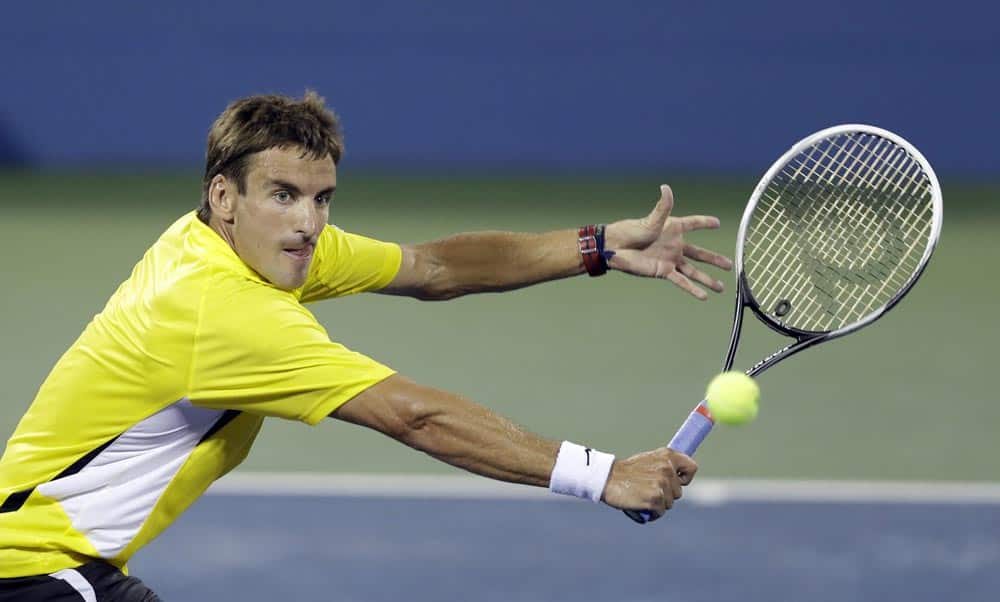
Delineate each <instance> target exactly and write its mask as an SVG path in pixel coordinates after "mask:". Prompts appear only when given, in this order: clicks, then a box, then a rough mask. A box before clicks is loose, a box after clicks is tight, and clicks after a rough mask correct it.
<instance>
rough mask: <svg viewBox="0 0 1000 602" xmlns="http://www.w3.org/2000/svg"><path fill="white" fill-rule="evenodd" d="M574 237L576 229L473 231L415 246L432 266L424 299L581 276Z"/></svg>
mask: <svg viewBox="0 0 1000 602" xmlns="http://www.w3.org/2000/svg"><path fill="white" fill-rule="evenodd" d="M577 236H578V235H577V231H576V230H559V231H553V232H546V233H542V234H522V233H513V232H476V233H468V234H458V235H456V236H451V237H449V238H445V239H442V240H438V241H434V242H430V243H425V244H422V245H418V246H417V247H416V249H417V251H418V253H419V254H420V255H421V256H423V257H424V258H425V259H424V260H425V261H427V262H429V263H430V266H429V268H428V270H427V272H428V273H429V274H430V275H431V277H430V278H429V279H428V287H427V288H428V295H427V298H433V299H449V298H453V297H458V296H461V295H467V294H470V293H484V292H499V291H507V290H512V289H516V288H521V287H525V286H529V285H532V284H537V283H539V282H546V281H549V280H556V279H559V278H566V277H569V276H575V275H577V274H581V273H583V271H584V266H583V260H582V258H581V256H580V251H579V246H578V242H577Z"/></svg>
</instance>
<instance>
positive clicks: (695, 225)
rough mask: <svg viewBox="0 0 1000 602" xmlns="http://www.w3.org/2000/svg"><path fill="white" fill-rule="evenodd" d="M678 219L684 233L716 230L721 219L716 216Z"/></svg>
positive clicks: (695, 216)
mask: <svg viewBox="0 0 1000 602" xmlns="http://www.w3.org/2000/svg"><path fill="white" fill-rule="evenodd" d="M678 219H679V220H680V222H681V229H682V230H683V231H684V232H691V231H692V230H714V229H716V228H718V227H719V218H717V217H715V216H714V215H686V216H684V217H681V218H678Z"/></svg>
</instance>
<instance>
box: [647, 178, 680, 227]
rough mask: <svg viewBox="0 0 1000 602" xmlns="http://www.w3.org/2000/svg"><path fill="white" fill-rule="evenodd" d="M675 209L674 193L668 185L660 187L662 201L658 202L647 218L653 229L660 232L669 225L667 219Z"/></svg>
mask: <svg viewBox="0 0 1000 602" xmlns="http://www.w3.org/2000/svg"><path fill="white" fill-rule="evenodd" d="M673 208H674V191H673V190H671V189H670V187H669V186H667V185H666V184H662V185H661V186H660V200H658V201H657V202H656V205H655V206H654V207H653V210H652V211H651V212H650V213H649V216H648V217H647V218H646V219H647V220H648V222H649V226H650V228H651V229H653V230H655V231H657V232H658V231H660V230H662V229H663V226H664V224H666V223H667V218H669V217H670V212H671V211H672V210H673Z"/></svg>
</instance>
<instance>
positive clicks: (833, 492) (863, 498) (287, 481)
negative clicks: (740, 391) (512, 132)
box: [208, 472, 1000, 506]
mask: <svg viewBox="0 0 1000 602" xmlns="http://www.w3.org/2000/svg"><path fill="white" fill-rule="evenodd" d="M208 493H209V494H213V495H247V496H250V495H264V496H267V495H275V496H277V495H296V496H316V497H381V498H436V499H486V500H494V499H515V500H536V501H553V502H555V501H572V499H571V498H568V497H566V496H562V495H554V494H551V493H549V492H548V491H546V490H545V489H541V488H537V487H525V486H523V485H513V484H510V483H502V482H499V481H493V480H490V479H486V478H482V477H476V476H471V475H415V474H403V475H394V474H353V473H341V474H327V473H302V472H237V473H232V474H230V475H227V476H225V477H223V478H222V479H220V480H219V481H217V482H216V483H215V484H213V485H212V487H211V488H210V489H209V490H208ZM684 502H685V503H694V504H699V505H706V506H710V505H720V504H726V503H732V502H813V503H891V504H988V505H1000V483H971V482H970V483H960V482H937V483H935V482H919V481H794V480H758V479H700V480H696V481H695V483H693V484H692V485H691V486H690V487H688V488H687V489H686V490H685V493H684Z"/></svg>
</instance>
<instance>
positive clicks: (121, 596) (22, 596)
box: [0, 560, 160, 602]
mask: <svg viewBox="0 0 1000 602" xmlns="http://www.w3.org/2000/svg"><path fill="white" fill-rule="evenodd" d="M15 600H17V601H18V602H81V601H83V602H160V599H159V598H158V597H157V596H156V594H154V593H153V592H152V590H150V589H149V588H148V587H146V586H145V584H143V582H142V581H139V580H138V579H136V578H135V577H126V576H125V575H124V574H123V573H122V572H121V571H119V570H118V569H116V568H115V567H113V566H111V565H110V564H108V563H106V562H101V561H99V560H95V561H94V562H88V563H87V564H85V565H82V566H78V567H76V568H74V569H66V570H65V571H59V572H58V573H52V574H51V575H34V576H32V577H14V578H11V579H0V602H14V601H15Z"/></svg>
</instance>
